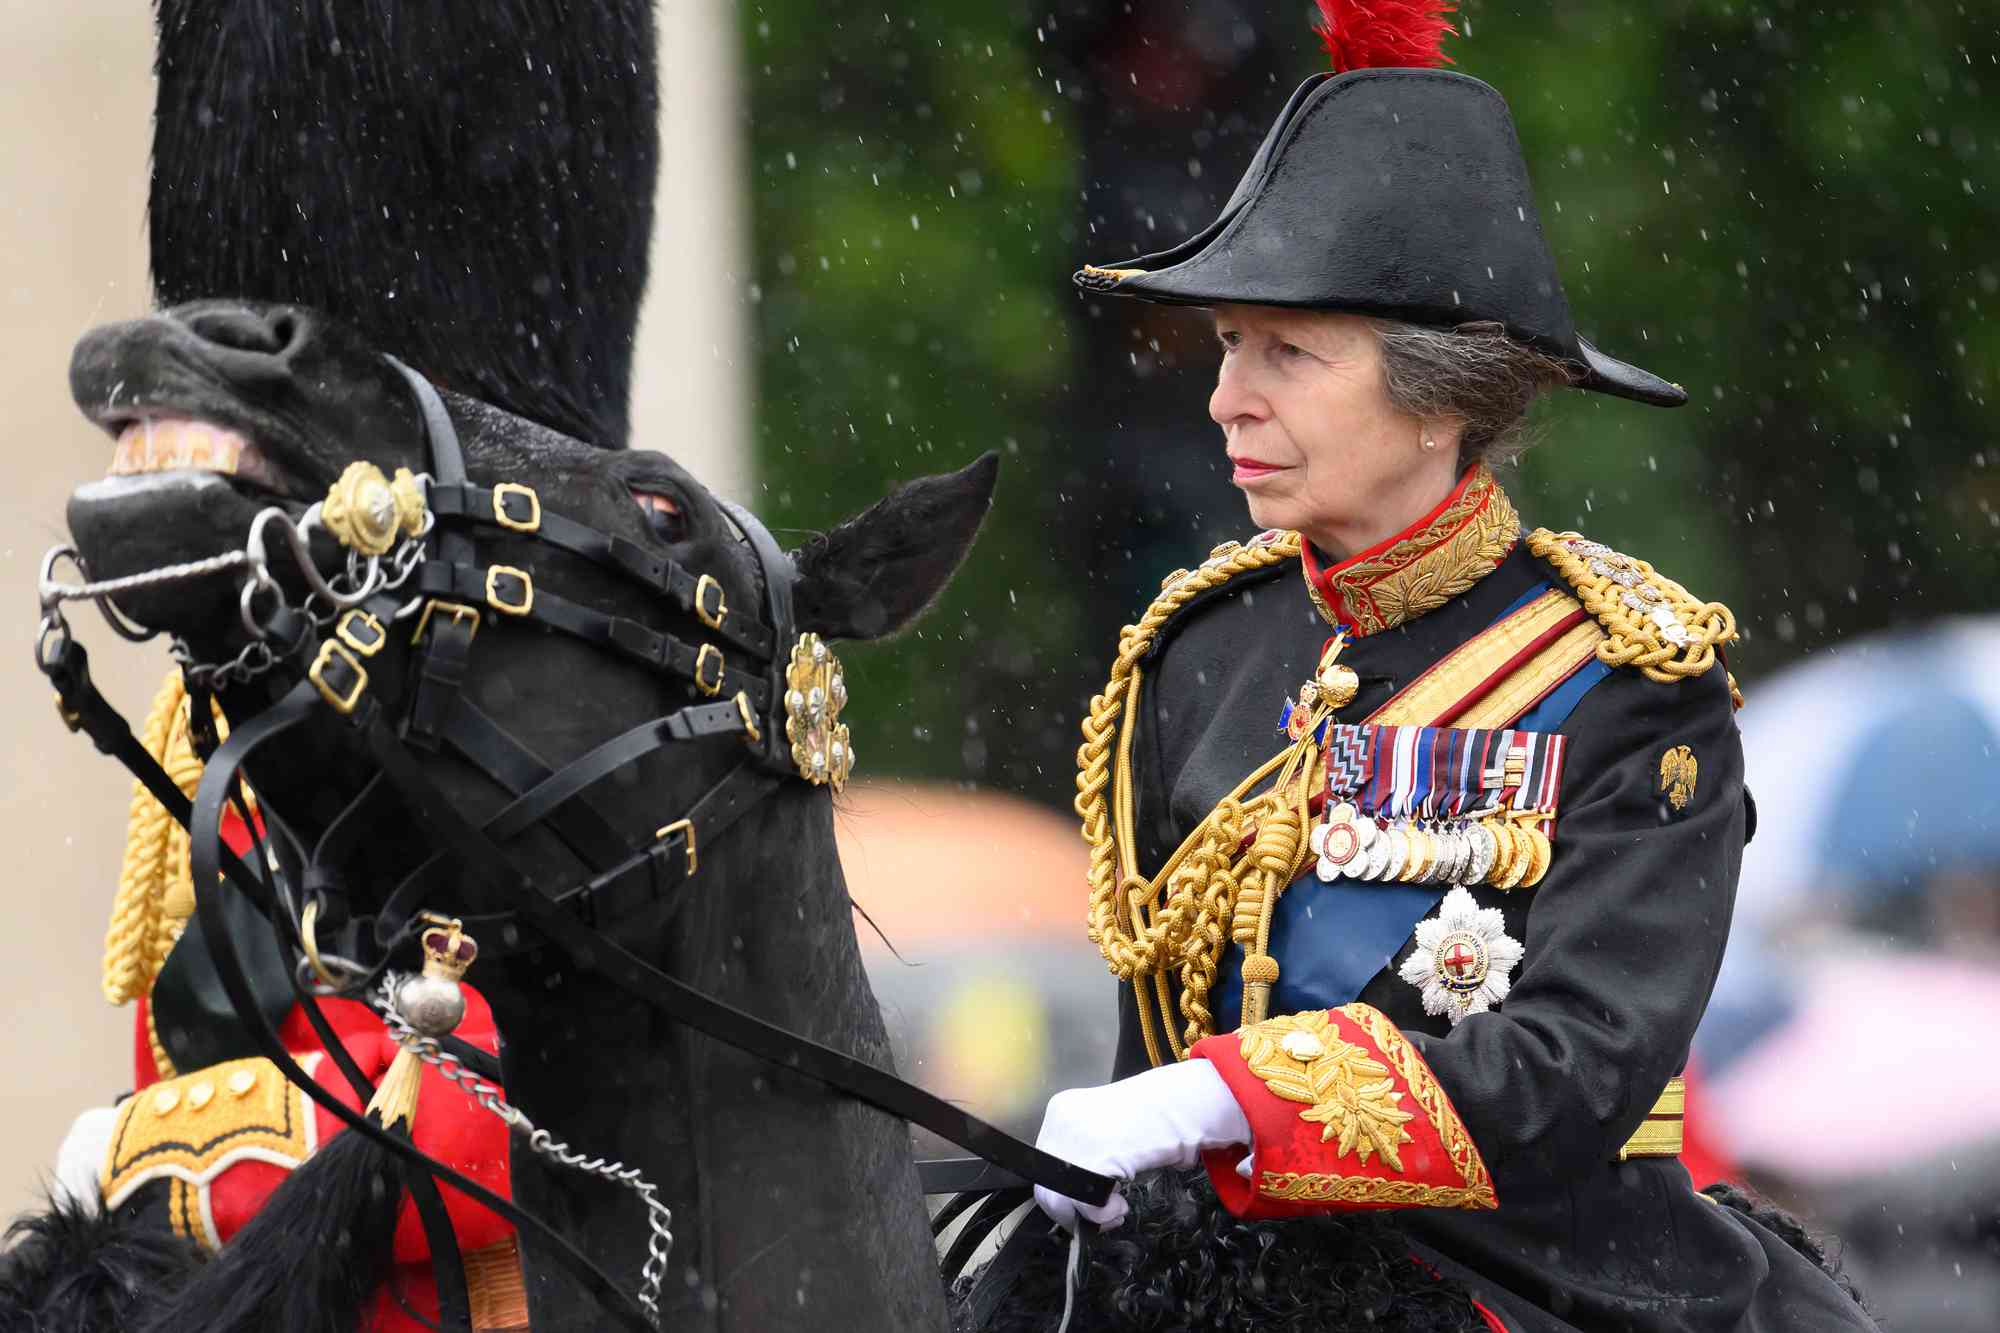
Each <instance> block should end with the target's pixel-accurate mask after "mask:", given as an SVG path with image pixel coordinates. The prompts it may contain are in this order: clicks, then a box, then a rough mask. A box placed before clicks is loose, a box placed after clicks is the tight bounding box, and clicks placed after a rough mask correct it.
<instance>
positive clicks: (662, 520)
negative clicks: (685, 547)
mask: <svg viewBox="0 0 2000 1333" xmlns="http://www.w3.org/2000/svg"><path fill="white" fill-rule="evenodd" d="M632 499H633V500H634V501H635V502H636V503H637V504H638V506H639V512H641V513H643V514H644V515H645V516H646V524H647V526H649V527H650V528H652V530H653V535H654V536H655V537H658V538H659V539H660V540H661V541H663V542H668V543H673V542H681V541H686V540H687V531H688V525H687V515H686V514H684V513H682V512H681V506H680V502H679V501H678V500H676V499H674V498H673V497H672V496H671V495H662V494H661V493H660V492H658V491H637V490H635V491H633V492H632Z"/></svg>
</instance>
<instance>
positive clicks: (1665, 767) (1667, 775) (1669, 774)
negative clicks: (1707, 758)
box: [1660, 745, 1701, 810]
mask: <svg viewBox="0 0 2000 1333" xmlns="http://www.w3.org/2000/svg"><path fill="white" fill-rule="evenodd" d="M1700 771H1701V765H1700V764H1698V763H1696V762H1695V757H1694V751H1693V750H1690V749H1688V747H1687V746H1685V745H1676V746H1675V747H1674V748H1673V749H1671V750H1668V751H1667V752H1666V753H1665V754H1663V755H1661V756H1660V790H1661V791H1663V792H1665V793H1666V796H1667V801H1668V803H1669V804H1671V805H1672V806H1673V807H1674V809H1676V810H1685V809H1687V804H1688V802H1689V801H1692V800H1693V799H1694V784H1695V776H1696V774H1698V773H1699V772H1700Z"/></svg>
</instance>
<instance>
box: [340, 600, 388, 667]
mask: <svg viewBox="0 0 2000 1333" xmlns="http://www.w3.org/2000/svg"><path fill="white" fill-rule="evenodd" d="M333 632H334V634H335V636H337V637H338V638H339V639H340V641H341V642H342V643H344V644H346V645H347V646H348V647H349V648H352V649H353V650H354V651H355V652H357V653H360V654H361V655H362V656H363V657H373V656H375V654H377V653H379V652H381V651H382V645H383V644H385V643H387V642H388V641H389V631H388V630H386V629H384V628H383V627H382V622H381V621H379V620H377V619H376V618H375V617H374V616H372V615H370V614H369V613H368V612H366V611H364V610H362V609H361V608H360V607H358V606H357V607H355V608H354V609H353V610H351V611H349V612H348V613H347V614H346V615H343V616H342V617H341V618H340V620H339V622H338V623H337V624H335V625H334V627H333Z"/></svg>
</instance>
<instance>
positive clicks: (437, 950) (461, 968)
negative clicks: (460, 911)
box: [419, 919, 479, 981]
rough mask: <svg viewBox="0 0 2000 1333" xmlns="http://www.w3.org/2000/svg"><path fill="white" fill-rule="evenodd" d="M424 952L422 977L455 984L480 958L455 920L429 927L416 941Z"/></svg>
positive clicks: (477, 950) (462, 928)
mask: <svg viewBox="0 0 2000 1333" xmlns="http://www.w3.org/2000/svg"><path fill="white" fill-rule="evenodd" d="M419 943H421V944H422V945H423V949H424V975H425V976H427V977H433V978H436V979H438V980H442V981H457V980H459V979H460V978H461V977H463V976H464V975H465V972H466V969H467V968H469V967H471V966H472V964H473V960H475V959H477V958H478V957H479V945H478V944H477V943H475V942H474V940H473V938H472V936H470V935H468V934H466V933H465V927H464V926H463V925H462V924H461V923H460V922H459V921H457V920H456V919H454V920H451V921H447V922H443V923H441V924H439V925H435V926H432V927H431V928H430V929H429V930H426V931H425V932H424V933H423V935H422V937H421V938H420V940H419Z"/></svg>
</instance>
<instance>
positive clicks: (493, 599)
mask: <svg viewBox="0 0 2000 1333" xmlns="http://www.w3.org/2000/svg"><path fill="white" fill-rule="evenodd" d="M503 578H514V579H519V580H520V581H521V600H520V601H518V602H510V601H508V600H506V599H505V598H503V597H502V596H501V595H500V580H501V579H503ZM486 604H487V605H488V606H490V607H492V608H493V609H494V610H495V611H498V612H500V613H501V614H502V615H509V616H525V615H527V614H528V612H530V611H532V610H534V609H535V581H534V580H533V579H532V578H530V577H528V571H527V570H525V569H516V568H514V566H512V565H488V566H487V567H486Z"/></svg>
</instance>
